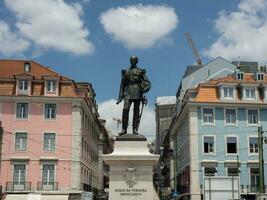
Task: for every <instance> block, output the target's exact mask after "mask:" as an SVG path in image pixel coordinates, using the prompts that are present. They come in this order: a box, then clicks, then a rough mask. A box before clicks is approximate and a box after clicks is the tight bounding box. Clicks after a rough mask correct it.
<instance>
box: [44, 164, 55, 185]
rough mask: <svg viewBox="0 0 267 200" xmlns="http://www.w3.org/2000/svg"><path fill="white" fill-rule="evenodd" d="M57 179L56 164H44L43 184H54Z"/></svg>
mask: <svg viewBox="0 0 267 200" xmlns="http://www.w3.org/2000/svg"><path fill="white" fill-rule="evenodd" d="M54 180H55V165H54V164H43V176H42V182H43V185H54Z"/></svg>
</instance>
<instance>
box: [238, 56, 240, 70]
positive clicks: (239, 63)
mask: <svg viewBox="0 0 267 200" xmlns="http://www.w3.org/2000/svg"><path fill="white" fill-rule="evenodd" d="M239 68H240V56H238V61H237V69H239Z"/></svg>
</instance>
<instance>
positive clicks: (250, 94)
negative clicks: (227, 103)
mask: <svg viewBox="0 0 267 200" xmlns="http://www.w3.org/2000/svg"><path fill="white" fill-rule="evenodd" d="M245 97H246V99H247V100H256V89H255V88H245Z"/></svg>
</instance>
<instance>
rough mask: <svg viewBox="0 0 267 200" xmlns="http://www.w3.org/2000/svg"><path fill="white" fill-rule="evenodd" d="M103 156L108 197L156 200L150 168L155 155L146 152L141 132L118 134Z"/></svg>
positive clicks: (155, 157)
mask: <svg viewBox="0 0 267 200" xmlns="http://www.w3.org/2000/svg"><path fill="white" fill-rule="evenodd" d="M103 158H104V160H105V162H106V163H107V164H108V165H109V166H110V177H109V200H158V197H157V194H156V192H155V189H154V187H153V172H152V171H153V166H154V164H155V163H156V162H157V161H158V159H159V155H154V154H151V153H149V151H148V145H147V141H146V138H145V137H144V136H142V135H132V134H126V135H123V136H120V137H118V138H117V139H116V141H115V146H114V151H113V153H111V154H107V155H104V156H103Z"/></svg>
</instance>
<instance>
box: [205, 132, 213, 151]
mask: <svg viewBox="0 0 267 200" xmlns="http://www.w3.org/2000/svg"><path fill="white" fill-rule="evenodd" d="M204 153H207V154H212V153H215V151H214V137H213V136H204Z"/></svg>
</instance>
